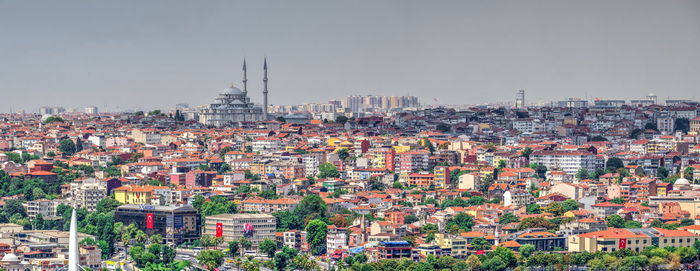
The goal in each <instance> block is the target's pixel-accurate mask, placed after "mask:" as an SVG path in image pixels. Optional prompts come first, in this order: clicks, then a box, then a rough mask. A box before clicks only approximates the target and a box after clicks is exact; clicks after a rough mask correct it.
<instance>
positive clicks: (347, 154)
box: [335, 148, 350, 161]
mask: <svg viewBox="0 0 700 271" xmlns="http://www.w3.org/2000/svg"><path fill="white" fill-rule="evenodd" d="M335 153H336V154H337V155H338V158H339V159H340V160H343V161H345V159H348V157H350V152H349V151H348V149H346V148H342V149H339V150H338V151H336V152H335Z"/></svg>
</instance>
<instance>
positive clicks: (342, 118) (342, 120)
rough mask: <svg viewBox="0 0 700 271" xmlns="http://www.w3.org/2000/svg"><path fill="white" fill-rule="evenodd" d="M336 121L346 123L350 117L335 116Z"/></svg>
mask: <svg viewBox="0 0 700 271" xmlns="http://www.w3.org/2000/svg"><path fill="white" fill-rule="evenodd" d="M335 122H337V123H340V124H345V123H346V122H348V117H346V116H337V117H335Z"/></svg>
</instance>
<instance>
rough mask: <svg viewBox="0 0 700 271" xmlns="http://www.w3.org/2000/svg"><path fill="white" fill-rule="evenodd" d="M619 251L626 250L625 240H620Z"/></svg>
mask: <svg viewBox="0 0 700 271" xmlns="http://www.w3.org/2000/svg"><path fill="white" fill-rule="evenodd" d="M618 247H619V248H620V249H622V248H627V239H620V244H619V245H618Z"/></svg>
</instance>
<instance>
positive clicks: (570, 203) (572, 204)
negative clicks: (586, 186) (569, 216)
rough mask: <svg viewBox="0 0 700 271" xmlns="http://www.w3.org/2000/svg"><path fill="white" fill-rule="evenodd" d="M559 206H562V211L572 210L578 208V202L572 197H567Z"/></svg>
mask: <svg viewBox="0 0 700 271" xmlns="http://www.w3.org/2000/svg"><path fill="white" fill-rule="evenodd" d="M561 206H562V207H563V208H564V211H574V210H578V202H576V201H575V200H572V199H567V200H565V201H563V202H562V203H561Z"/></svg>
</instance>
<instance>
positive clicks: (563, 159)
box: [530, 151, 600, 175]
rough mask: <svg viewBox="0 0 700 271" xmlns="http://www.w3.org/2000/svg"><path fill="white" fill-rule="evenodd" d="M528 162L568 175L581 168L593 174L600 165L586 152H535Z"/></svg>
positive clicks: (574, 173)
mask: <svg viewBox="0 0 700 271" xmlns="http://www.w3.org/2000/svg"><path fill="white" fill-rule="evenodd" d="M530 162H531V163H536V164H542V165H544V166H545V167H547V169H550V170H552V169H559V170H562V171H564V172H566V174H568V175H576V173H577V172H578V171H579V170H580V169H582V168H583V169H586V170H588V171H589V172H593V171H595V170H596V168H597V166H598V165H599V164H600V163H599V162H598V161H597V158H596V156H595V155H594V154H592V153H590V152H586V151H536V152H533V153H532V154H531V155H530Z"/></svg>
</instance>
